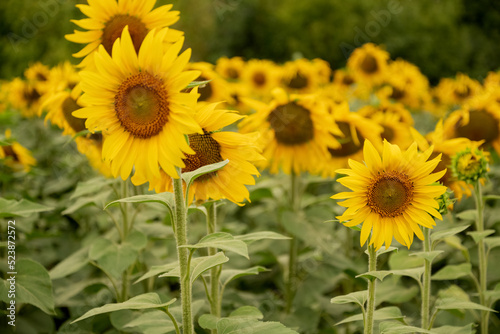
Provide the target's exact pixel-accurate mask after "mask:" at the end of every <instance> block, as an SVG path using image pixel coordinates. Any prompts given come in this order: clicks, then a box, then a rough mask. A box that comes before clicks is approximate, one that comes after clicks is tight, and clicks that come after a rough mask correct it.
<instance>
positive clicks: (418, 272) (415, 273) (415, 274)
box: [389, 267, 424, 282]
mask: <svg viewBox="0 0 500 334" xmlns="http://www.w3.org/2000/svg"><path fill="white" fill-rule="evenodd" d="M389 272H390V273H392V274H393V275H397V276H407V277H411V278H413V279H414V280H416V281H419V282H420V278H421V277H422V274H423V273H424V268H423V267H420V268H413V269H402V270H390V271H389Z"/></svg>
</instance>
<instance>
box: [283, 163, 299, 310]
mask: <svg viewBox="0 0 500 334" xmlns="http://www.w3.org/2000/svg"><path fill="white" fill-rule="evenodd" d="M290 207H291V209H292V211H293V213H294V214H297V213H298V212H299V210H300V174H298V175H297V174H296V173H295V171H294V170H293V169H292V174H291V177H290ZM290 237H291V239H290V248H289V253H288V280H287V284H286V309H285V311H286V313H290V311H291V310H292V305H293V299H294V297H295V289H296V283H297V282H296V280H297V257H298V252H299V250H298V247H299V246H298V241H297V238H296V237H295V236H294V235H293V234H290Z"/></svg>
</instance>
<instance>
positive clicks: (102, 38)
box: [65, 0, 183, 66]
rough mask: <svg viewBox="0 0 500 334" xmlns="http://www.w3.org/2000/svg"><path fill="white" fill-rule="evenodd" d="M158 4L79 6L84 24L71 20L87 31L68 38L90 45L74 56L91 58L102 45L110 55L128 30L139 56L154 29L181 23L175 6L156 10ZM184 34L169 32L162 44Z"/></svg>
mask: <svg viewBox="0 0 500 334" xmlns="http://www.w3.org/2000/svg"><path fill="white" fill-rule="evenodd" d="M155 4H156V0H118V1H116V0H88V5H76V7H78V8H79V9H80V10H81V11H82V13H83V14H85V15H86V16H87V18H84V19H82V20H72V22H73V23H75V24H76V25H78V26H79V27H80V28H83V29H86V30H87V31H79V30H75V31H74V33H73V34H70V35H66V36H65V37H66V39H67V40H69V41H71V42H74V43H79V44H87V45H86V46H85V47H84V48H83V49H82V50H81V51H80V52H77V53H75V54H74V55H73V56H74V57H76V58H83V57H86V56H88V55H92V53H93V51H96V50H97V48H98V46H99V45H100V44H102V45H103V47H104V49H105V50H106V51H107V52H108V54H111V52H112V49H113V43H114V42H115V40H116V39H117V38H119V37H120V36H121V34H122V31H123V29H124V28H125V27H126V26H128V27H129V33H130V36H131V38H132V42H133V47H134V49H135V51H136V52H139V48H140V47H141V44H142V42H143V40H144V38H145V37H146V35H147V34H148V33H149V32H150V31H151V30H153V29H161V28H165V27H169V26H171V25H173V24H174V23H176V22H177V21H178V20H179V12H178V11H171V10H170V9H172V5H164V6H160V7H158V8H156V9H153V7H154V6H155ZM182 35H183V32H181V31H178V30H175V29H170V30H169V31H168V33H167V34H165V36H164V38H165V39H164V40H163V41H159V43H163V42H175V41H177V40H178V39H179V38H180V37H181V36H182ZM91 58H92V56H91V57H88V58H85V60H84V61H83V62H82V64H81V65H82V66H85V65H87V64H93V61H92V60H91Z"/></svg>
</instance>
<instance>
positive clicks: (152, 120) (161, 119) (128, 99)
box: [115, 72, 170, 138]
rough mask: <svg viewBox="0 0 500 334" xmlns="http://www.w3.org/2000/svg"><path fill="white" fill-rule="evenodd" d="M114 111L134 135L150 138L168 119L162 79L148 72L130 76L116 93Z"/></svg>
mask: <svg viewBox="0 0 500 334" xmlns="http://www.w3.org/2000/svg"><path fill="white" fill-rule="evenodd" d="M115 112H116V116H117V117H118V119H119V120H120V122H121V124H122V126H123V127H124V128H125V129H126V130H127V131H128V132H130V133H131V134H132V135H134V137H138V138H150V137H153V136H155V135H157V134H158V133H160V131H161V130H162V129H163V126H164V125H165V124H166V123H167V122H168V116H169V113H170V111H169V104H168V93H167V91H166V90H165V87H164V86H163V81H162V80H161V79H159V78H157V77H155V76H153V75H151V74H149V73H147V72H141V73H139V74H135V75H133V76H131V77H128V78H127V79H126V80H125V81H123V83H122V84H121V85H120V87H119V88H118V93H117V94H116V96H115Z"/></svg>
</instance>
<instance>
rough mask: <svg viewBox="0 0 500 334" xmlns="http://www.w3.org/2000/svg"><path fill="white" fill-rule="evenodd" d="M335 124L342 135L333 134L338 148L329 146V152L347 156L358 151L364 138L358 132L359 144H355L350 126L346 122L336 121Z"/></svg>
mask: <svg viewBox="0 0 500 334" xmlns="http://www.w3.org/2000/svg"><path fill="white" fill-rule="evenodd" d="M337 126H338V127H339V129H340V131H342V133H343V134H344V137H340V136H335V138H336V139H337V140H338V142H339V143H340V148H329V149H328V151H330V154H331V155H332V156H334V157H348V156H350V155H352V154H354V153H356V152H359V150H361V148H362V146H361V145H362V143H363V142H364V141H365V138H364V137H363V136H361V134H360V133H359V132H358V133H357V135H358V139H359V143H360V145H358V144H356V142H355V141H354V139H353V137H352V132H351V126H350V125H349V123H347V122H337Z"/></svg>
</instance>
